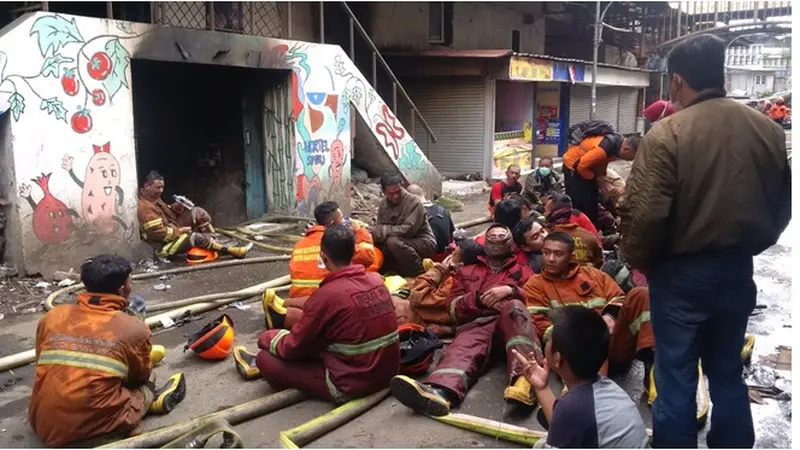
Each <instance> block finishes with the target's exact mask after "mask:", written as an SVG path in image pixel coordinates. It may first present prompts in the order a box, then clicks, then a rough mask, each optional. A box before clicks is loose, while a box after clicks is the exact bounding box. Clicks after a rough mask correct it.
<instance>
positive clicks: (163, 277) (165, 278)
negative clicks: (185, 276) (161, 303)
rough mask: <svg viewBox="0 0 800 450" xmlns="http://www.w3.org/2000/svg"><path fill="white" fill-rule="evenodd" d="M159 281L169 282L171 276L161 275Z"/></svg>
mask: <svg viewBox="0 0 800 450" xmlns="http://www.w3.org/2000/svg"><path fill="white" fill-rule="evenodd" d="M158 279H159V280H161V281H166V280H169V275H161V276H160V277H158Z"/></svg>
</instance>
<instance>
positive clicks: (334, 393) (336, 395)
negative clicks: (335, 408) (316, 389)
mask: <svg viewBox="0 0 800 450" xmlns="http://www.w3.org/2000/svg"><path fill="white" fill-rule="evenodd" d="M325 384H327V385H328V392H330V393H331V397H332V398H333V401H335V402H336V403H347V402H348V401H349V400H350V399H349V398H347V396H346V395H344V394H343V393H342V391H340V390H339V389H338V388H337V387H336V385H334V384H333V381H331V373H330V372H328V369H325Z"/></svg>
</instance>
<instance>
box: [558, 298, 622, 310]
mask: <svg viewBox="0 0 800 450" xmlns="http://www.w3.org/2000/svg"><path fill="white" fill-rule="evenodd" d="M616 298H620V297H614V298H612V299H611V301H614V299H616ZM622 298H625V297H622ZM571 305H581V306H584V307H586V308H602V307H603V306H605V305H606V301H605V299H602V298H600V297H595V298H592V299H589V301H586V302H570V303H566V304H561V302H559V301H558V300H550V306H552V307H553V308H560V307H562V306H571Z"/></svg>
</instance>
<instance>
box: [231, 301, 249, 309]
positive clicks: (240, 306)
mask: <svg viewBox="0 0 800 450" xmlns="http://www.w3.org/2000/svg"><path fill="white" fill-rule="evenodd" d="M231 306H232V307H234V308H236V309H238V310H239V311H247V310H248V309H250V308H251V306H250V305H245V304H244V303H242V302H241V301H238V302H233V303H231Z"/></svg>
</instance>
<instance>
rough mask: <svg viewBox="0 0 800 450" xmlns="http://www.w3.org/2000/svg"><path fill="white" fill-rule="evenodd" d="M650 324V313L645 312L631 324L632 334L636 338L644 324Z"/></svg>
mask: <svg viewBox="0 0 800 450" xmlns="http://www.w3.org/2000/svg"><path fill="white" fill-rule="evenodd" d="M647 322H650V311H645V312H643V313H641V314H639V317H637V318H636V320H634V321H633V323H631V327H630V328H631V334H633V335H634V336H636V335H637V334H638V333H639V329H640V328H641V327H642V325H643V324H645V323H647Z"/></svg>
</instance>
